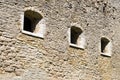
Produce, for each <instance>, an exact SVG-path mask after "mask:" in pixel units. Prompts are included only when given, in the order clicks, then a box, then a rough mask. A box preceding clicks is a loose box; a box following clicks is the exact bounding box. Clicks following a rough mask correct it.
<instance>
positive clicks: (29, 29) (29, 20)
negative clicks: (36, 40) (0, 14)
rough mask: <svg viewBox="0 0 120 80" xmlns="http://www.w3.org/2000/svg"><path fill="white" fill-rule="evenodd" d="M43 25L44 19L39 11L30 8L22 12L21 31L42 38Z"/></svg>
mask: <svg viewBox="0 0 120 80" xmlns="http://www.w3.org/2000/svg"><path fill="white" fill-rule="evenodd" d="M45 27H46V25H45V19H44V18H43V16H42V15H41V14H40V13H38V12H35V11H32V10H27V11H25V12H24V17H23V27H22V32H23V33H25V34H28V35H32V36H36V37H41V38H43V35H44V33H45Z"/></svg>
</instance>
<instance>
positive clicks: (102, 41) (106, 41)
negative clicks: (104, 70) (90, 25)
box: [101, 38, 110, 53]
mask: <svg viewBox="0 0 120 80" xmlns="http://www.w3.org/2000/svg"><path fill="white" fill-rule="evenodd" d="M109 42H110V41H109V40H108V39H106V38H101V52H102V53H105V52H106V46H107V45H108V43H109Z"/></svg>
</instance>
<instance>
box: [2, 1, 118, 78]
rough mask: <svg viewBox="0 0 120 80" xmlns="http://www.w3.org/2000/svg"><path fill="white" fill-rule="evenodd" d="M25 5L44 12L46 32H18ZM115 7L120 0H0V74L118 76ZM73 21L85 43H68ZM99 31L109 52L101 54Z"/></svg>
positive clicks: (5, 75) (49, 76) (3, 75)
mask: <svg viewBox="0 0 120 80" xmlns="http://www.w3.org/2000/svg"><path fill="white" fill-rule="evenodd" d="M26 8H32V9H33V10H34V9H35V10H37V11H38V12H41V13H40V14H42V15H43V17H44V18H45V20H46V21H45V25H46V30H45V35H44V38H39V37H34V36H30V35H27V34H24V33H22V31H21V27H22V25H23V23H22V17H21V15H24V12H25V10H26ZM119 13H120V2H119V0H1V1H0V80H28V79H29V80H119V79H120V76H119V75H120V62H119V61H120V58H119V57H120V54H119V52H120V49H119V48H120V47H119V46H120V39H119V38H120V35H119V34H120V31H119V30H120V28H119V25H120V15H119ZM72 24H75V25H72ZM71 26H78V27H80V28H81V29H82V30H83V32H84V37H85V44H86V45H85V48H84V49H79V48H76V47H71V46H70V45H69V34H68V33H69V32H68V29H69V28H70V27H71ZM102 37H106V38H107V39H109V40H110V41H111V43H112V48H111V49H112V55H111V57H108V56H102V55H101V38H102Z"/></svg>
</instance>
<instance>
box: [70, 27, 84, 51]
mask: <svg viewBox="0 0 120 80" xmlns="http://www.w3.org/2000/svg"><path fill="white" fill-rule="evenodd" d="M69 37H70V38H69V39H70V40H69V42H70V46H72V47H76V48H81V49H84V48H85V37H84V35H83V31H82V29H81V28H79V27H76V26H72V27H71V28H70V29H69Z"/></svg>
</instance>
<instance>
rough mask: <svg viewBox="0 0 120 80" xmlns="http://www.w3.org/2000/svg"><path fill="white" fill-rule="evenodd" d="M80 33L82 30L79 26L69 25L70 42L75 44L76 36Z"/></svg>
mask: <svg viewBox="0 0 120 80" xmlns="http://www.w3.org/2000/svg"><path fill="white" fill-rule="evenodd" d="M81 33H82V30H81V29H80V28H78V27H75V26H72V27H71V43H72V44H77V42H78V38H79V36H80V34H81Z"/></svg>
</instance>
